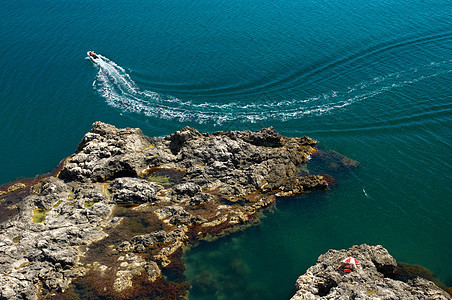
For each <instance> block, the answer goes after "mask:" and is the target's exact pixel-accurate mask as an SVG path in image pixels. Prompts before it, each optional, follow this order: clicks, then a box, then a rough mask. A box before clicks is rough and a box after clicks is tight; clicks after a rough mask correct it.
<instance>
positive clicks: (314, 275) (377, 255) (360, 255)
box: [292, 244, 450, 300]
mask: <svg viewBox="0 0 452 300" xmlns="http://www.w3.org/2000/svg"><path fill="white" fill-rule="evenodd" d="M347 257H354V258H356V259H357V260H358V262H359V263H358V264H357V265H356V267H355V268H354V269H353V268H352V270H350V269H347V268H344V267H343V265H342V261H343V260H344V259H345V258H347ZM341 265H342V266H341ZM396 267H397V262H396V260H395V259H394V258H393V257H392V256H391V255H390V254H389V253H388V251H387V250H386V249H385V248H383V247H382V246H380V245H378V246H369V245H366V244H363V245H360V246H353V247H352V248H350V249H346V250H329V251H328V252H327V253H325V254H322V255H320V256H319V258H318V259H317V264H315V265H314V266H312V267H310V268H309V269H308V270H307V271H306V273H305V274H303V275H301V276H300V277H299V278H298V279H297V282H296V288H297V292H296V294H295V295H294V296H293V297H292V300H308V299H394V300H396V299H450V296H449V295H448V294H447V293H446V292H445V291H443V290H442V289H440V288H439V287H438V286H436V285H435V284H434V283H433V282H431V281H429V280H426V279H424V278H421V277H416V278H414V279H412V280H408V281H407V282H404V281H401V280H397V279H393V278H394V271H395V270H396Z"/></svg>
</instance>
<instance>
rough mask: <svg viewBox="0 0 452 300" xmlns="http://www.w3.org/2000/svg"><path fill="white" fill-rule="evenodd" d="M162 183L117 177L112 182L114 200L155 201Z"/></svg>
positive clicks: (130, 201)
mask: <svg viewBox="0 0 452 300" xmlns="http://www.w3.org/2000/svg"><path fill="white" fill-rule="evenodd" d="M161 189H162V186H161V185H158V184H156V183H154V182H149V181H146V180H144V179H139V178H117V179H115V180H113V181H112V182H111V183H110V191H111V193H112V200H113V201H114V202H115V203H145V202H154V201H155V200H156V198H155V194H156V193H157V192H158V191H159V190H161Z"/></svg>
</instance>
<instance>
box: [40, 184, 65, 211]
mask: <svg viewBox="0 0 452 300" xmlns="http://www.w3.org/2000/svg"><path fill="white" fill-rule="evenodd" d="M36 190H40V192H39V196H36V197H35V198H34V199H35V201H34V203H35V205H36V206H37V207H39V208H43V209H50V208H52V207H53V206H54V205H55V204H56V203H58V201H63V200H66V199H67V197H68V195H69V191H70V188H69V186H67V185H66V184H65V183H64V182H63V181H62V180H59V179H58V178H55V177H48V178H46V179H44V180H42V181H41V182H39V183H38V184H37V187H35V191H36Z"/></svg>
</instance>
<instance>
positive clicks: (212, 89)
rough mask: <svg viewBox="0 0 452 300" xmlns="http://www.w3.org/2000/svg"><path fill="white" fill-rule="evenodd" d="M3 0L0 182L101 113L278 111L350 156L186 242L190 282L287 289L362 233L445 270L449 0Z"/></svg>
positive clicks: (221, 289) (47, 162) (451, 60)
mask: <svg viewBox="0 0 452 300" xmlns="http://www.w3.org/2000/svg"><path fill="white" fill-rule="evenodd" d="M2 4H3V5H2V9H1V10H0V70H1V72H0V101H1V107H2V109H1V110H0V125H1V126H0V138H1V140H2V147H0V165H1V166H2V167H1V172H0V182H2V183H4V182H9V181H12V180H14V179H16V178H18V177H20V176H28V177H31V176H34V175H36V174H41V173H45V172H47V171H50V170H51V169H52V168H53V167H55V166H56V165H57V164H58V162H59V161H60V160H61V159H63V158H64V157H66V156H68V155H70V154H71V153H73V151H74V150H75V149H76V146H77V144H78V143H79V141H80V140H81V138H82V136H83V134H84V133H85V132H87V131H88V130H89V129H90V126H91V123H93V122H94V121H96V120H102V121H104V122H110V123H112V124H115V125H116V126H118V127H126V126H127V127H140V128H142V129H143V131H144V132H145V133H146V134H148V135H150V136H165V135H167V134H169V133H171V132H174V131H175V130H178V129H180V128H182V127H184V126H186V125H190V126H193V127H195V128H197V129H199V130H201V131H209V132H211V131H217V130H232V129H250V130H255V129H259V128H262V127H268V126H274V127H275V129H276V130H278V131H279V132H280V133H281V134H284V135H287V136H294V137H295V136H301V135H308V136H310V137H312V138H315V139H317V140H318V141H319V142H320V144H321V146H322V147H323V148H325V149H333V150H336V151H338V152H340V153H342V154H344V155H346V156H348V157H350V158H352V159H355V160H358V161H359V162H360V163H361V165H360V167H359V168H358V169H356V170H353V171H350V172H345V173H340V172H339V173H336V174H334V175H335V177H336V179H337V180H338V186H337V187H335V188H334V189H332V190H331V191H328V192H324V193H314V194H310V195H306V196H302V197H298V198H290V199H282V200H280V201H279V202H278V203H277V206H276V209H275V210H274V211H273V212H272V213H268V214H266V217H265V218H264V219H263V220H262V222H261V224H260V225H259V226H255V227H252V228H249V229H247V230H245V231H243V232H240V233H236V234H233V235H231V236H230V237H227V238H224V239H221V240H219V241H216V242H213V243H207V244H201V245H200V246H199V247H197V248H195V249H193V250H192V251H190V252H188V253H187V254H186V255H185V261H186V263H187V271H186V276H187V278H188V280H190V281H191V283H192V285H193V289H192V292H191V296H190V299H212V298H217V299H222V298H224V299H249V298H252V299H254V298H256V299H257V298H259V299H287V298H288V297H289V296H290V295H291V293H293V285H294V282H295V280H296V278H297V276H298V275H300V274H302V273H304V272H305V270H306V269H307V268H308V267H309V266H310V265H312V264H313V263H314V262H315V260H316V258H317V256H318V255H320V254H321V253H323V252H325V251H327V250H328V249H329V248H348V247H350V246H352V245H353V244H359V243H364V242H365V243H370V244H382V245H383V246H385V247H386V248H387V249H388V250H389V251H390V252H391V254H393V255H394V256H395V258H396V259H397V260H399V261H404V262H408V263H415V264H421V265H423V266H425V267H427V268H429V269H431V270H432V271H433V272H435V274H437V276H439V277H440V279H442V280H443V281H444V282H445V283H446V284H448V285H449V286H452V251H451V248H452V240H451V239H450V236H451V228H452V227H451V225H452V222H451V220H450V216H451V215H452V206H451V204H450V199H451V176H450V174H451V171H452V170H451V155H450V151H451V146H450V140H451V132H452V126H451V124H452V122H451V121H452V2H450V1H449V0H435V1H433V0H423V1H405V0H399V1H390V0H387V1H380V0H378V1H359V0H356V1H345V0H335V1H333V0H330V1H326V0H324V1H307V0H301V1H287V0H286V1H268V0H267V1H263V0H257V1H234V0H233V1H220V0H212V1H186V0H175V1H138V0H131V1H104V0H100V1H99V0H98V1H77V2H76V1H67V0H65V1H62V0H58V1H57V0H46V1H34V2H31V1H24V0H18V1H17V0H15V1H11V0H6V1H3V3H2ZM88 50H94V51H96V52H98V53H100V54H101V55H102V57H101V60H100V61H99V62H97V63H93V62H92V61H91V60H89V59H87V58H86V51H88Z"/></svg>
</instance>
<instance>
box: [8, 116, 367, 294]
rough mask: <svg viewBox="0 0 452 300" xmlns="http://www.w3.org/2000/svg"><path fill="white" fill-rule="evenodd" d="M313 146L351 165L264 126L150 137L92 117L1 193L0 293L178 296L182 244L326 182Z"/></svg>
mask: <svg viewBox="0 0 452 300" xmlns="http://www.w3.org/2000/svg"><path fill="white" fill-rule="evenodd" d="M311 156H313V157H317V158H316V159H319V160H322V159H323V158H324V156H330V157H332V160H331V161H332V165H334V169H336V168H353V167H356V166H357V165H358V163H357V162H355V161H353V160H351V159H348V158H346V157H343V156H341V155H340V154H338V153H335V152H329V153H327V152H321V151H318V150H317V149H316V142H315V141H314V140H312V139H310V138H308V137H302V138H287V137H284V136H281V135H280V134H278V133H277V132H276V131H274V130H273V129H272V128H266V129H262V130H259V131H256V132H250V131H231V132H215V133H211V134H209V133H200V132H198V131H197V130H195V129H193V128H189V127H186V128H183V129H182V130H180V131H177V132H175V133H174V134H171V135H169V136H167V137H165V138H150V137H147V136H145V135H144V134H143V133H142V132H141V130H140V129H133V128H125V129H118V128H116V127H114V126H113V125H109V124H105V123H102V122H96V123H94V124H93V128H92V130H91V132H89V133H87V134H86V135H85V136H84V137H83V139H82V141H81V143H80V144H79V146H78V148H77V151H76V152H75V153H74V154H73V155H71V156H70V157H68V158H67V159H66V160H65V161H63V162H62V163H61V164H60V166H59V168H57V169H56V170H55V173H54V174H53V175H48V176H42V177H40V178H37V179H33V180H29V181H26V182H17V183H14V184H10V185H7V186H4V188H3V189H2V190H1V191H0V299H88V298H90V299H93V298H94V299H95V298H105V299H131V298H134V299H135V298H138V299H159V298H160V299H180V298H184V297H186V295H187V292H188V289H189V284H188V283H187V282H185V281H184V279H183V278H182V277H181V276H180V275H181V274H182V273H183V271H184V265H183V262H182V259H181V256H182V253H183V251H184V249H185V248H186V247H189V246H191V245H194V244H196V243H197V241H199V240H203V239H214V238H218V237H220V236H222V235H224V234H227V233H228V232H231V231H234V230H237V229H240V228H243V227H244V226H248V225H250V224H252V223H253V222H256V221H258V218H259V213H260V212H261V211H262V210H263V209H265V208H267V207H269V206H271V205H272V204H273V203H274V202H275V200H276V198H277V197H280V196H291V195H295V194H299V193H303V192H306V191H309V190H312V189H327V188H328V187H329V186H331V184H333V183H334V179H332V178H331V176H329V175H326V174H324V175H312V174H309V173H308V171H307V168H306V162H307V161H308V159H309V157H311ZM168 274H171V277H172V279H171V280H167V278H168V276H167V275H168ZM178 276H179V278H178ZM300 290H301V286H300ZM297 294H298V293H297ZM303 299H304V298H303ZM306 299H311V298H306Z"/></svg>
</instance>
